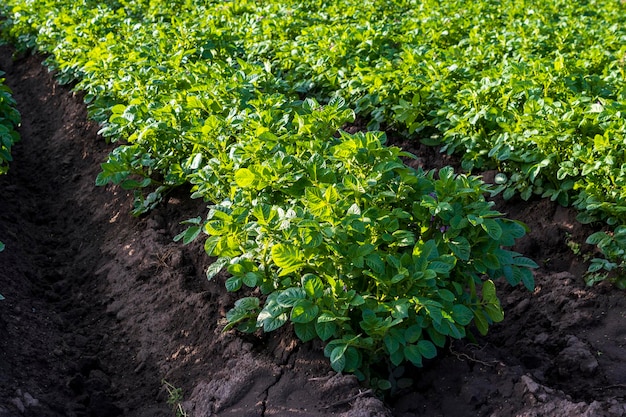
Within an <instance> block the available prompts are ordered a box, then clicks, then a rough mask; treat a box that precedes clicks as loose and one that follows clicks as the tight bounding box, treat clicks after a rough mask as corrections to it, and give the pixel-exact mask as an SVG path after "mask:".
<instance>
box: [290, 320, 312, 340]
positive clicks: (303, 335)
mask: <svg viewBox="0 0 626 417" xmlns="http://www.w3.org/2000/svg"><path fill="white" fill-rule="evenodd" d="M293 330H294V331H295V333H296V336H298V338H299V339H300V340H302V341H303V342H308V341H310V340H313V339H315V336H317V333H316V331H315V325H314V324H313V323H312V322H309V323H294V325H293Z"/></svg>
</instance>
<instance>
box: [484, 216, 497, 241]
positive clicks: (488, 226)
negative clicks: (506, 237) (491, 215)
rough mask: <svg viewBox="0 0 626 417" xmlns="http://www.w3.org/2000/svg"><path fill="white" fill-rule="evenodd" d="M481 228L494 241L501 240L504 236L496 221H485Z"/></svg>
mask: <svg viewBox="0 0 626 417" xmlns="http://www.w3.org/2000/svg"><path fill="white" fill-rule="evenodd" d="M481 226H482V228H483V229H484V230H485V231H486V232H487V234H488V235H489V237H490V238H492V239H493V240H500V237H501V236H502V228H501V227H500V225H499V224H498V222H497V221H496V220H494V219H483V222H482V224H481Z"/></svg>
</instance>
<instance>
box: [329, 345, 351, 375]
mask: <svg viewBox="0 0 626 417" xmlns="http://www.w3.org/2000/svg"><path fill="white" fill-rule="evenodd" d="M346 349H347V345H339V346H337V347H335V348H334V349H333V350H332V352H331V353H330V366H332V368H333V369H334V370H335V372H343V370H344V368H345V367H346V357H345V356H344V353H345V352H346Z"/></svg>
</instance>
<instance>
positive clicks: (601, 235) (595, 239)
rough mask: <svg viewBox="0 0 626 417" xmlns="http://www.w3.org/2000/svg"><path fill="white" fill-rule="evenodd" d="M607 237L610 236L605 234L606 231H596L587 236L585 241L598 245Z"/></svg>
mask: <svg viewBox="0 0 626 417" xmlns="http://www.w3.org/2000/svg"><path fill="white" fill-rule="evenodd" d="M609 239H610V237H609V236H608V235H607V234H606V232H596V233H594V234H592V235H591V236H589V237H588V238H587V240H586V241H585V242H586V243H588V244H590V245H599V244H600V243H604V242H606V241H608V240H609Z"/></svg>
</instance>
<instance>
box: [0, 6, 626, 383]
mask: <svg viewBox="0 0 626 417" xmlns="http://www.w3.org/2000/svg"><path fill="white" fill-rule="evenodd" d="M1 12H2V14H3V15H4V18H5V20H4V21H3V36H4V38H5V39H6V40H7V41H9V42H11V43H12V44H13V45H15V47H16V48H18V52H19V51H26V50H31V49H34V50H36V51H38V52H40V53H44V54H46V55H47V56H48V58H47V60H46V64H47V65H48V66H49V67H50V68H51V69H53V70H55V72H56V75H57V77H58V79H59V81H60V82H61V83H66V84H67V83H71V85H72V87H73V88H74V89H75V90H77V91H82V92H84V99H85V102H86V103H87V104H88V109H89V115H90V117H91V118H93V120H95V121H96V122H98V123H100V124H101V130H100V133H101V134H102V136H104V137H105V138H106V139H107V140H108V141H110V142H114V143H116V144H119V145H118V146H117V147H116V148H115V149H114V150H113V151H112V152H111V153H110V155H109V157H108V160H107V161H106V162H105V163H104V164H102V172H101V173H100V174H99V175H98V177H97V179H95V181H96V183H97V184H98V185H106V184H110V183H113V184H117V185H119V186H121V187H122V188H123V189H126V190H133V191H134V192H135V200H134V201H135V203H134V210H133V212H134V214H136V215H141V214H144V213H146V212H149V211H150V210H152V209H154V208H155V207H157V206H158V205H159V204H160V203H161V202H162V201H163V199H164V198H166V197H167V196H168V195H169V194H170V193H171V192H172V191H173V190H175V189H176V188H179V187H181V186H183V187H188V188H189V189H190V190H191V196H192V197H194V198H202V199H203V200H204V201H205V202H206V203H207V205H208V210H207V213H198V217H194V218H191V219H189V220H187V221H186V224H187V225H188V228H187V230H186V231H185V232H183V233H181V234H180V235H179V236H178V237H177V240H181V241H182V242H183V243H185V244H188V243H191V242H193V241H195V240H196V239H200V237H201V236H202V238H203V239H204V248H205V251H206V253H207V254H208V255H210V256H212V257H215V258H216V260H215V262H213V263H212V264H211V266H210V267H209V268H208V270H207V277H208V278H209V279H212V278H214V277H215V276H216V275H218V273H220V271H223V270H225V271H227V272H228V278H227V279H226V280H225V285H226V288H227V289H228V291H231V292H236V293H238V294H242V295H241V296H240V297H239V298H238V300H237V301H236V302H235V303H234V306H233V307H232V308H231V309H230V310H229V311H228V312H227V313H226V319H227V321H228V323H227V324H226V326H225V329H226V330H228V329H231V328H236V329H238V330H240V331H243V332H255V331H257V330H258V329H263V330H264V331H273V330H276V329H278V328H280V327H282V326H283V325H285V324H286V323H291V324H292V325H293V328H294V330H295V333H296V334H297V336H298V337H299V338H300V339H301V340H302V341H305V342H306V341H310V340H313V339H321V340H322V341H323V342H324V343H325V350H324V353H325V355H326V356H327V357H328V358H329V360H330V363H331V366H332V368H333V369H334V370H335V371H337V372H351V373H355V374H356V375H357V376H358V377H359V379H361V380H366V381H368V382H370V383H375V386H376V388H377V389H381V390H383V391H385V390H389V389H392V388H396V387H394V386H393V383H395V382H394V381H390V380H388V379H386V378H381V379H379V375H377V374H373V373H371V372H370V370H371V365H372V364H376V363H380V362H381V361H382V362H388V363H389V364H390V365H392V366H399V365H402V364H403V363H405V362H407V363H411V364H413V365H417V366H421V365H422V364H423V361H424V360H428V359H432V358H433V357H435V356H436V354H437V351H438V349H440V348H443V347H445V346H446V344H447V342H448V340H449V339H462V338H464V337H466V336H467V334H468V329H469V328H470V327H472V326H473V327H475V328H476V329H477V330H478V332H479V333H480V334H482V335H484V334H486V333H487V331H488V328H489V327H490V326H491V325H492V324H493V323H496V322H500V321H502V320H503V318H504V312H503V309H502V307H501V302H500V300H499V298H498V296H497V294H496V286H495V285H494V281H495V280H497V279H498V278H501V277H504V278H505V279H506V281H507V282H508V283H509V284H511V285H513V286H516V285H522V286H524V287H525V288H526V289H528V290H533V289H534V278H533V272H532V271H533V269H535V268H536V267H537V264H536V263H535V261H533V260H532V259H530V258H529V257H527V256H525V255H524V254H522V253H518V252H516V251H513V250H512V249H511V248H512V247H513V246H514V245H515V243H516V241H518V240H519V239H520V238H522V237H523V236H524V235H526V233H527V232H528V230H527V228H526V227H525V225H524V224H523V223H521V222H518V221H514V220H510V219H507V218H506V216H505V215H503V214H502V213H500V212H498V211H496V210H495V209H494V208H493V207H494V205H493V203H491V202H490V201H489V200H488V199H487V197H488V196H495V195H497V194H501V195H502V196H503V197H504V199H511V198H517V197H521V198H522V199H523V200H529V199H533V198H539V197H543V198H549V199H551V200H553V201H557V202H558V203H560V204H562V205H564V206H572V207H574V208H576V209H578V210H579V213H580V214H579V220H580V221H581V222H583V223H593V224H594V225H596V226H597V229H598V230H600V229H602V230H603V231H598V232H597V233H594V234H593V235H591V236H590V237H589V239H588V243H591V244H597V245H598V246H599V248H600V250H601V251H602V252H603V254H604V257H605V258H602V259H594V260H593V261H592V263H591V266H590V269H589V274H588V275H587V279H588V280H589V282H594V281H601V280H603V279H605V278H606V277H607V275H606V273H607V272H610V273H611V274H612V275H610V278H611V279H612V280H613V281H615V282H616V283H617V284H619V285H622V284H623V279H622V278H620V277H619V273H620V272H621V269H622V266H623V262H624V256H623V255H624V250H625V249H626V214H625V213H626V191H625V188H624V186H625V185H626V160H625V159H626V156H625V154H624V146H625V145H626V142H625V141H626V138H625V137H624V133H625V131H626V118H625V117H624V114H623V112H624V110H625V109H626V78H625V73H624V71H625V67H626V28H624V26H623V18H622V17H621V16H623V15H624V14H625V13H626V4H624V3H623V2H618V1H597V2H594V1H589V2H577V3H571V2H564V1H556V0H550V1H548V0H546V1H541V2H513V1H505V2H499V1H491V0H485V1H480V2H474V3H472V4H467V3H465V2H460V1H450V2H444V3H441V2H434V1H425V2H413V1H394V2H378V1H370V2H365V3H363V2H355V1H351V0H342V1H339V2H332V3H324V2H319V1H305V2H290V1H285V2H271V1H269V2H248V1H231V2H196V1H192V0H188V1H178V2H174V3H172V2H160V1H150V2H148V1H140V2H125V1H119V2H117V1H108V2H94V1H86V0H83V1H78V2H76V1H36V2H33V1H27V2H25V1H18V0H9V1H6V2H4V4H3V6H2V9H1ZM0 98H2V97H0ZM16 117H17V116H16V114H15V113H11V114H10V118H9V120H10V121H11V122H12V123H13V124H14V125H15V124H17V122H18V120H19V119H18V118H16ZM361 125H362V126H367V129H365V128H364V129H360V130H361V131H357V132H356V133H348V132H347V131H346V130H344V129H343V128H345V127H346V126H361ZM357 130H359V129H357ZM385 132H387V133H385ZM1 133H2V132H0V134H1ZM391 133H393V134H394V135H397V136H403V137H405V138H407V139H409V140H412V141H420V142H421V143H424V144H427V145H433V146H434V145H436V146H439V147H440V149H441V151H442V152H447V153H450V154H455V155H458V157H459V159H460V165H461V167H462V169H463V170H464V172H465V173H458V172H456V173H455V172H454V170H453V169H452V168H450V167H446V168H443V169H441V170H438V171H424V170H422V169H413V168H410V167H409V166H408V165H406V164H405V163H404V162H403V158H411V157H412V156H411V155H410V154H408V153H406V152H404V151H403V150H402V149H399V148H397V147H393V146H386V145H385V144H386V141H387V134H391ZM12 135H13V134H11V136H8V133H7V135H5V136H7V138H6V139H5V137H4V136H2V144H3V147H2V153H0V158H2V159H0V161H3V160H6V161H9V160H10V154H8V153H7V152H8V151H9V150H10V146H11V144H12V143H13V142H14V141H15V139H16V138H15V137H14V136H12ZM4 166H5V165H4V164H1V165H0V169H2V168H3V167H4ZM487 170H491V171H495V172H496V174H495V176H494V184H485V183H484V182H483V181H482V180H481V179H480V178H479V177H475V176H472V175H471V174H472V173H477V174H480V173H482V172H484V171H487Z"/></svg>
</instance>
